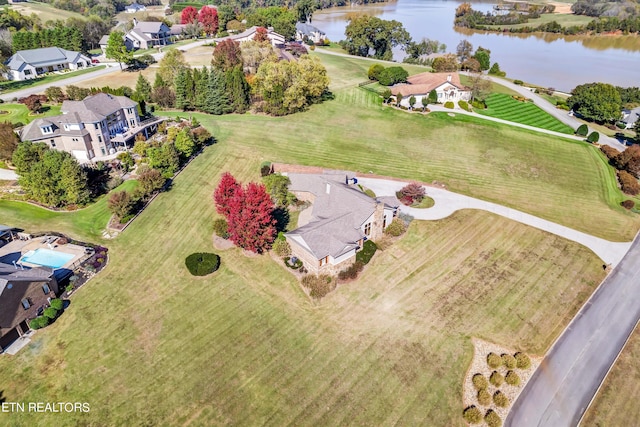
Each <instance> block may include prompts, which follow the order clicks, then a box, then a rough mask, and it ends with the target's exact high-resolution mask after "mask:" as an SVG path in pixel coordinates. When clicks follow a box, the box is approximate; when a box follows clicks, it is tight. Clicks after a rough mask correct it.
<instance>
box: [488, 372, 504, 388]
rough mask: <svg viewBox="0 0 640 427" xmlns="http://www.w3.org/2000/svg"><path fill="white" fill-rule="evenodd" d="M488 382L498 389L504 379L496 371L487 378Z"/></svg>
mask: <svg viewBox="0 0 640 427" xmlns="http://www.w3.org/2000/svg"><path fill="white" fill-rule="evenodd" d="M489 381H490V382H491V384H493V385H494V386H496V387H500V386H501V385H502V383H503V382H504V377H503V376H502V374H501V373H500V372H498V371H493V372H492V373H491V376H490V377H489Z"/></svg>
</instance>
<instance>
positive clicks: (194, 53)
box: [184, 46, 213, 67]
mask: <svg viewBox="0 0 640 427" xmlns="http://www.w3.org/2000/svg"><path fill="white" fill-rule="evenodd" d="M212 56H213V47H212V46H200V47H196V48H193V49H189V50H188V51H186V52H185V53H184V59H185V61H187V64H189V65H191V66H192V67H202V66H207V67H210V66H211V58H212Z"/></svg>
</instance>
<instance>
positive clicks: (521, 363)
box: [514, 352, 531, 369]
mask: <svg viewBox="0 0 640 427" xmlns="http://www.w3.org/2000/svg"><path fill="white" fill-rule="evenodd" d="M514 357H515V358H516V366H517V367H518V368H519V369H529V368H530V367H531V359H529V356H527V355H526V354H524V353H522V352H518V353H516V354H515V355H514Z"/></svg>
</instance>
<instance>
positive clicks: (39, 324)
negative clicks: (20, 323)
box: [29, 316, 49, 330]
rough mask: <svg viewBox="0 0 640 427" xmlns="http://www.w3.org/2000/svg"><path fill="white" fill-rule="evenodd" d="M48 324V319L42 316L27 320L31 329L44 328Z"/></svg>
mask: <svg viewBox="0 0 640 427" xmlns="http://www.w3.org/2000/svg"><path fill="white" fill-rule="evenodd" d="M48 324H49V319H48V318H46V317H44V316H39V317H36V318H35V319H33V320H32V321H31V322H29V327H30V328H31V329H33V330H36V329H40V328H44V327H45V326H47V325H48Z"/></svg>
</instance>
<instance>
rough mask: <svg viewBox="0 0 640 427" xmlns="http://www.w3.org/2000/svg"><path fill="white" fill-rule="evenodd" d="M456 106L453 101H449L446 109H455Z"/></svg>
mask: <svg viewBox="0 0 640 427" xmlns="http://www.w3.org/2000/svg"><path fill="white" fill-rule="evenodd" d="M453 107H454V105H453V102H452V101H447V102H445V103H444V108H451V109H453Z"/></svg>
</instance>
